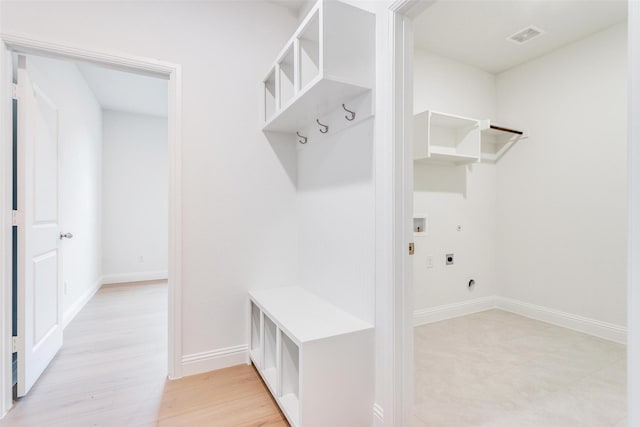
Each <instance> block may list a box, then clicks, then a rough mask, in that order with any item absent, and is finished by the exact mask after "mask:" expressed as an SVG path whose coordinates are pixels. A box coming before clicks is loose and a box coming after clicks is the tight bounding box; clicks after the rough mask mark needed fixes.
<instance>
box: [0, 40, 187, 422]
mask: <svg viewBox="0 0 640 427" xmlns="http://www.w3.org/2000/svg"><path fill="white" fill-rule="evenodd" d="M14 53H20V54H28V55H29V54H30V55H40V56H47V57H53V58H58V59H67V60H78V61H88V62H92V63H94V64H98V65H103V66H106V67H109V68H112V69H117V70H121V71H129V72H134V73H137V74H142V75H149V76H153V77H161V78H165V79H167V80H168V86H169V99H168V107H169V108H168V117H167V120H168V155H169V182H168V188H169V263H168V264H169V265H168V272H169V275H168V276H169V280H168V282H169V296H168V302H169V304H168V305H169V310H168V318H169V322H168V376H169V378H171V379H174V378H180V377H181V376H182V360H181V359H182V322H181V319H182V315H181V312H182V301H181V300H182V298H181V295H182V292H181V271H182V252H181V247H182V220H181V219H182V215H181V188H182V187H181V183H182V178H181V177H182V173H181V164H182V162H181V151H182V132H181V123H182V94H181V87H182V85H181V78H182V77H181V66H180V65H179V64H173V63H169V62H163V61H157V60H154V59H149V58H144V57H139V56H131V55H127V54H119V53H117V54H114V53H106V52H102V51H100V50H96V49H90V48H81V47H78V46H70V45H63V44H57V43H52V42H49V41H45V40H37V39H32V38H25V37H20V36H15V35H10V34H0V94H2V97H1V99H0V129H2V132H1V133H0V171H2V172H0V272H2V273H0V417H2V416H4V415H5V414H6V413H7V411H8V410H9V409H10V408H11V406H12V404H13V401H12V338H11V337H12V313H13V310H12V294H13V291H12V267H11V266H12V263H13V259H12V258H13V257H12V225H11V224H12V219H11V210H12V188H13V165H12V163H13V161H12V144H13V135H12V133H13V132H12V109H13V108H12V105H13V102H12V96H11V94H12V84H13V82H12V54H14Z"/></svg>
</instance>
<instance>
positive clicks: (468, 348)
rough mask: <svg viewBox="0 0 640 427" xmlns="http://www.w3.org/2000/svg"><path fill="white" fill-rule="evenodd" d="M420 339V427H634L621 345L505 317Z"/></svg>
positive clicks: (493, 315) (460, 323) (419, 332)
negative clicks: (629, 417) (630, 423)
mask: <svg viewBox="0 0 640 427" xmlns="http://www.w3.org/2000/svg"><path fill="white" fill-rule="evenodd" d="M414 337H415V342H414V350H415V351H414V354H415V374H414V375H415V407H414V414H415V416H414V420H413V421H414V422H413V425H414V427H466V426H485V427H610V426H616V427H618V426H619V427H622V426H626V425H627V420H626V416H627V399H626V378H627V376H626V374H627V369H626V346H624V345H622V344H617V343H615V342H611V341H607V340H603V339H600V338H596V337H593V336H590V335H586V334H582V333H580V332H576V331H572V330H569V329H565V328H561V327H558V326H554V325H551V324H549V323H544V322H539V321H536V320H532V319H529V318H526V317H522V316H518V315H516V314H513V313H508V312H506V311H501V310H488V311H483V312H481V313H476V314H472V315H469V316H462V317H458V318H455V319H450V320H445V321H442V322H435V323H431V324H428V325H424V326H419V327H416V328H415V332H414Z"/></svg>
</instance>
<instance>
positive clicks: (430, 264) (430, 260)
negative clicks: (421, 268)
mask: <svg viewBox="0 0 640 427" xmlns="http://www.w3.org/2000/svg"><path fill="white" fill-rule="evenodd" d="M427 268H433V256H431V255H427Z"/></svg>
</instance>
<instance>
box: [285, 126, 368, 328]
mask: <svg viewBox="0 0 640 427" xmlns="http://www.w3.org/2000/svg"><path fill="white" fill-rule="evenodd" d="M372 140H373V120H371V119H369V120H365V121H363V122H361V123H358V124H355V125H353V126H351V127H349V128H347V129H346V130H344V131H342V132H339V133H337V134H335V135H332V136H330V137H326V138H323V139H322V140H317V141H311V142H313V144H309V145H308V146H305V147H303V148H301V149H300V150H299V151H298V209H297V211H298V226H299V243H298V245H299V253H300V267H299V275H300V279H299V280H300V281H299V283H300V284H301V286H303V287H305V288H307V289H309V290H311V291H312V292H314V293H316V294H317V295H320V296H321V297H323V298H325V299H327V300H328V301H331V302H333V303H334V304H336V305H337V306H339V307H341V308H342V309H343V310H346V311H347V312H349V313H351V314H353V315H355V316H358V317H360V318H361V319H363V320H365V321H368V322H371V323H373V321H374V289H373V283H374V282H373V272H374V270H373V265H374V262H373V256H374V251H373V247H374V246H373V237H374V227H373V218H374V216H373V206H374V204H373V203H374V199H373V144H372Z"/></svg>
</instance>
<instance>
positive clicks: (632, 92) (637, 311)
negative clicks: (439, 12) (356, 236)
mask: <svg viewBox="0 0 640 427" xmlns="http://www.w3.org/2000/svg"><path fill="white" fill-rule="evenodd" d="M433 3H434V1H432V0H425V1H420V0H398V1H396V2H395V3H393V5H392V6H391V7H390V10H391V14H392V18H391V19H392V31H390V35H391V38H392V40H391V47H392V61H393V79H392V91H393V103H392V107H393V114H392V127H393V139H392V145H393V150H394V160H393V162H394V164H393V167H394V170H395V172H394V183H393V191H394V211H395V213H396V215H395V216H394V220H393V223H394V225H393V236H394V237H393V245H394V250H393V253H394V261H393V266H394V283H395V284H396V285H397V286H395V288H394V297H395V302H394V304H393V311H394V312H393V314H392V319H393V324H394V325H393V333H394V340H393V359H394V361H395V363H394V368H393V369H394V371H393V408H394V417H393V418H394V420H393V422H392V423H391V424H389V425H410V424H411V422H410V420H411V416H412V405H413V396H412V388H413V369H412V368H410V367H412V365H413V360H412V357H413V338H412V334H413V325H412V323H411V321H410V319H411V313H412V308H411V295H412V286H413V284H412V281H411V277H412V275H411V274H412V267H411V263H410V258H409V257H408V251H407V249H406V248H407V247H408V243H409V242H410V241H411V240H412V238H413V236H412V233H411V229H410V227H409V225H408V224H409V223H410V221H411V215H412V213H411V212H408V209H409V207H410V206H412V202H411V201H410V198H412V197H413V195H412V192H413V183H412V182H408V180H407V179H406V178H407V175H408V172H411V170H412V168H413V158H412V151H413V140H412V133H411V132H412V130H411V121H410V120H405V112H406V111H411V112H412V110H413V102H412V101H413V97H412V83H413V81H412V78H413V76H412V74H411V68H412V60H411V57H412V52H411V50H412V44H413V32H412V27H411V24H412V21H413V18H415V17H416V16H417V15H419V14H420V13H422V12H423V11H424V10H425V9H427V8H428V7H429V6H430V5H431V4H433ZM628 8H629V9H628V10H629V14H628V58H629V67H628V70H627V73H628V76H629V77H628V79H629V88H628V94H629V111H628V121H629V123H628V130H629V134H628V150H629V153H628V175H627V180H628V181H627V182H628V191H629V193H628V215H629V220H628V221H629V231H628V248H629V249H628V256H627V260H628V262H627V277H628V281H627V282H628V283H627V389H628V392H627V402H636V401H637V399H639V398H640V364H638V358H640V120H639V119H638V118H639V117H640V2H638V1H629V2H628ZM403 366H404V368H403ZM627 422H628V425H630V426H636V425H640V406H638V405H632V404H629V405H628V419H627Z"/></svg>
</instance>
